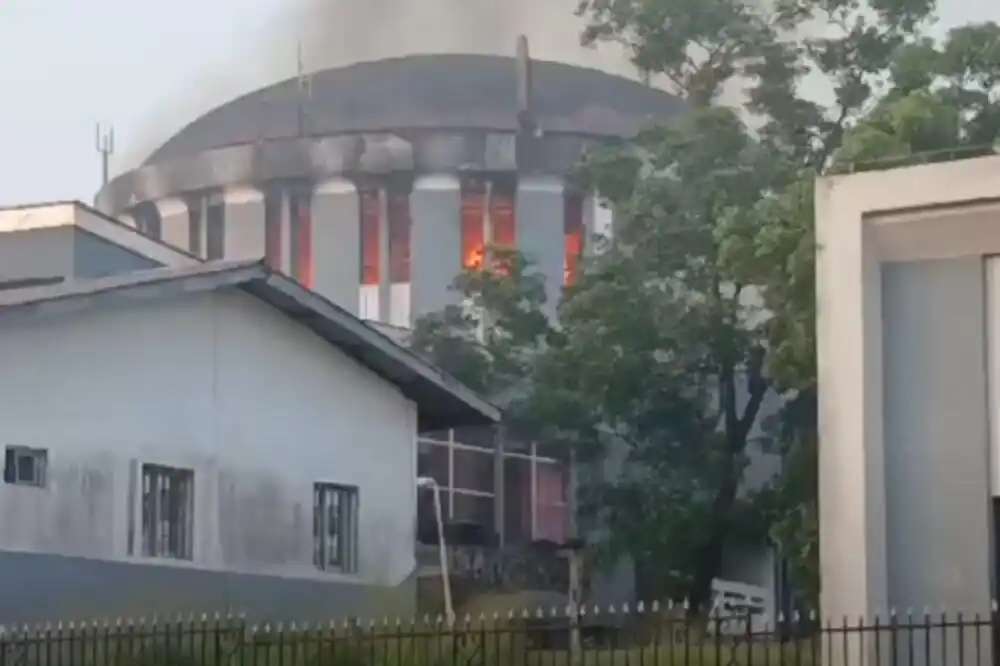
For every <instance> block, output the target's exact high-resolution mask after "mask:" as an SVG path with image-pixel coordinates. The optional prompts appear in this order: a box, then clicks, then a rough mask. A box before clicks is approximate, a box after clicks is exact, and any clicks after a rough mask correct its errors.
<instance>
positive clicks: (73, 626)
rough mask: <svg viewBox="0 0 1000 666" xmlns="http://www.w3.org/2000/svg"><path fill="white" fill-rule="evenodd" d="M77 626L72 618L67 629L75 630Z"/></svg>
mask: <svg viewBox="0 0 1000 666" xmlns="http://www.w3.org/2000/svg"><path fill="white" fill-rule="evenodd" d="M75 626H76V625H75V623H74V622H73V621H72V620H70V621H69V622H68V623H67V624H66V629H68V630H69V631H73V629H74V628H75Z"/></svg>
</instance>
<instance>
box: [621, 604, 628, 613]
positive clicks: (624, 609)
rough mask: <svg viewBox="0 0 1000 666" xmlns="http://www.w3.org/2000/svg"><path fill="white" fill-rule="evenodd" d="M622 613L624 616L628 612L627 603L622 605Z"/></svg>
mask: <svg viewBox="0 0 1000 666" xmlns="http://www.w3.org/2000/svg"><path fill="white" fill-rule="evenodd" d="M622 613H624V614H625V615H628V613H629V611H628V602H627V601H626V602H624V603H623V604H622Z"/></svg>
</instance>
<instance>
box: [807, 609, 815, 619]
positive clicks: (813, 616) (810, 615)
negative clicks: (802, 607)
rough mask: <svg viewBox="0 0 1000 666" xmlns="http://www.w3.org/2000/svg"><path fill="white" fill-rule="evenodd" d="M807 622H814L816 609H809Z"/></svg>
mask: <svg viewBox="0 0 1000 666" xmlns="http://www.w3.org/2000/svg"><path fill="white" fill-rule="evenodd" d="M809 621H810V622H815V621H816V609H815V608H810V609H809Z"/></svg>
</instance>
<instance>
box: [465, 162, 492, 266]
mask: <svg viewBox="0 0 1000 666" xmlns="http://www.w3.org/2000/svg"><path fill="white" fill-rule="evenodd" d="M485 213H486V186H485V184H484V183H482V182H480V181H468V182H464V183H462V213H461V215H462V220H461V225H462V226H461V235H462V268H465V269H479V268H482V266H483V252H484V250H485V245H486V236H485V231H484V228H483V223H484V221H485Z"/></svg>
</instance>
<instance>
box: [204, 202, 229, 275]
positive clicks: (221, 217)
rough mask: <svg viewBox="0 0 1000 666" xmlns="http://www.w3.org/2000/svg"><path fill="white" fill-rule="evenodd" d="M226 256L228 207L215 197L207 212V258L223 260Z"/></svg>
mask: <svg viewBox="0 0 1000 666" xmlns="http://www.w3.org/2000/svg"><path fill="white" fill-rule="evenodd" d="M225 255H226V205H225V202H224V201H223V200H222V197H220V196H213V197H211V198H210V199H209V201H208V207H207V208H206V210H205V258H206V259H208V260H210V261H211V260H214V259H222V258H223V257H224V256H225Z"/></svg>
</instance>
